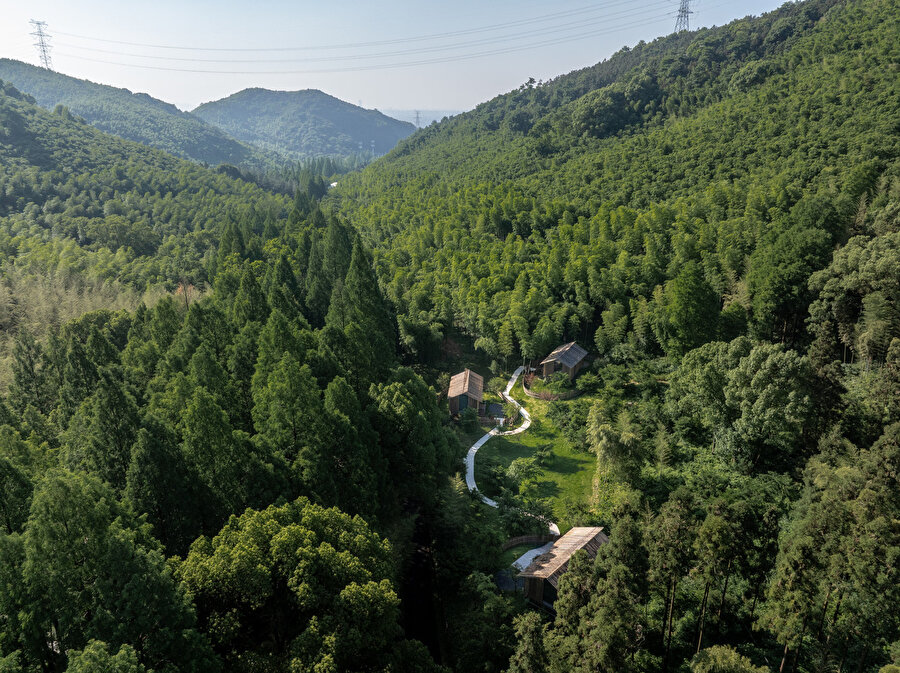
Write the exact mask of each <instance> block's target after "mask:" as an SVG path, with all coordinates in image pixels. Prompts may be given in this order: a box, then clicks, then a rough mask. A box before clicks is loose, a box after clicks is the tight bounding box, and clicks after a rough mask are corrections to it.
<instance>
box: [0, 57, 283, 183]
mask: <svg viewBox="0 0 900 673" xmlns="http://www.w3.org/2000/svg"><path fill="white" fill-rule="evenodd" d="M0 79H2V80H4V81H6V82H9V83H10V84H12V85H13V86H14V87H16V88H17V89H19V90H20V91H23V92H24V93H27V94H29V95H31V96H33V97H34V98H35V100H36V101H37V103H38V105H40V106H42V107H44V108H47V109H50V110H52V109H53V108H54V107H56V106H57V105H64V106H66V107H67V108H69V110H71V111H72V112H73V113H74V114H76V115H78V116H79V117H83V118H84V119H85V121H87V122H88V123H89V124H91V125H92V126H96V127H97V128H98V129H100V130H101V131H105V132H107V133H112V134H113V135H117V136H119V137H120V138H124V139H126V140H133V141H135V142H139V143H142V144H144V145H149V146H150V147H156V148H158V149H161V150H165V151H166V152H169V153H170V154H174V155H175V156H177V157H181V158H183V159H192V160H194V161H202V162H205V163H208V164H210V165H218V164H221V163H229V164H235V165H249V166H259V165H263V164H265V163H267V161H268V160H267V159H266V157H264V156H263V153H262V152H259V151H258V150H256V149H255V148H252V147H248V146H247V145H246V144H244V143H241V142H238V141H237V140H235V139H234V138H232V137H229V136H228V135H227V134H225V133H223V132H222V131H221V130H219V129H218V128H216V127H215V126H212V125H210V124H207V123H206V122H204V121H203V120H201V119H198V118H197V117H195V116H193V115H191V114H190V113H188V112H183V111H181V110H179V109H178V108H176V107H175V106H174V105H172V104H170V103H166V102H164V101H161V100H159V99H157V98H153V97H152V96H149V95H147V94H145V93H132V92H131V91H129V90H128V89H119V88H116V87H112V86H107V85H105V84H96V83H94V82H89V81H88V80H83V79H76V78H75V77H69V76H68V75H63V74H62V73H58V72H53V71H51V70H46V69H44V68H39V67H36V66H33V65H30V64H28V63H23V62H21V61H13V60H10V59H5V58H4V59H0Z"/></svg>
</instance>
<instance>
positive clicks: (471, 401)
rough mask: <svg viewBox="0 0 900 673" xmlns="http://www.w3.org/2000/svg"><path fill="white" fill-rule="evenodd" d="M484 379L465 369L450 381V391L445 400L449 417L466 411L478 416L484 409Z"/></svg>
mask: <svg viewBox="0 0 900 673" xmlns="http://www.w3.org/2000/svg"><path fill="white" fill-rule="evenodd" d="M483 399H484V379H483V378H482V377H481V376H479V375H478V374H476V373H475V372H473V371H472V370H471V369H465V370H463V371H461V372H460V373H459V374H456V375H454V376H453V378H451V379H450V390H449V391H448V392H447V400H448V401H449V403H450V415H451V416H456V415H457V414H459V413H462V412H463V411H465V410H466V409H469V408H471V409H474V410H475V411H476V412H477V413H478V415H479V416H481V415H482V413H483V407H484V401H483Z"/></svg>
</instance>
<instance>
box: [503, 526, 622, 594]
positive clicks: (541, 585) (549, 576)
mask: <svg viewBox="0 0 900 673" xmlns="http://www.w3.org/2000/svg"><path fill="white" fill-rule="evenodd" d="M607 542H609V538H608V537H606V533H604V532H603V528H573V529H571V530H570V531H569V532H568V533H566V534H565V535H563V536H562V537H561V538H559V539H558V540H557V541H556V542H554V543H553V546H552V547H550V549H548V550H547V551H546V552H544V553H543V554H541V555H540V556H538V557H536V558H535V559H534V560H533V561H532V562H531V565H529V566H528V567H527V568H525V570H523V571H522V572H521V573H519V577H521V578H522V579H524V580H525V598H527V599H528V600H529V601H531V602H532V603H534V604H535V605H538V606H542V607H545V608H548V609H550V610H552V609H553V603H554V601H556V590H557V588H558V587H559V578H560V577H562V576H563V575H564V574H565V572H566V570H567V569H568V567H569V559H570V558H572V554H574V553H575V552H576V551H578V550H579V549H584V551H586V552H587V555H588V558H591V559H593V558H595V557H596V556H597V552H598V551H599V550H600V545H603V544H606V543H607Z"/></svg>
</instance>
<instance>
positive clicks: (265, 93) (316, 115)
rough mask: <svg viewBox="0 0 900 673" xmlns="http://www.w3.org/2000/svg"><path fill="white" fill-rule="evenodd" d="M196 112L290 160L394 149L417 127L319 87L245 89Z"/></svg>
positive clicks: (230, 132) (209, 120) (199, 115)
mask: <svg viewBox="0 0 900 673" xmlns="http://www.w3.org/2000/svg"><path fill="white" fill-rule="evenodd" d="M193 114H195V115H196V116H198V117H200V118H201V119H204V120H206V121H207V122H209V123H210V124H213V125H215V126H218V127H219V128H220V129H222V130H223V131H225V132H226V133H229V134H231V135H233V136H234V137H235V138H238V139H240V140H243V141H245V142H248V143H253V144H254V145H257V146H259V147H264V148H266V149H268V150H271V151H275V152H278V153H279V154H281V155H283V156H285V157H287V158H290V159H301V158H304V157H312V156H349V155H352V154H358V153H363V152H369V151H370V150H371V148H372V142H373V141H374V143H375V153H376V154H384V153H386V152H388V151H390V150H391V149H392V148H393V147H394V146H395V145H396V144H397V143H398V142H399V141H400V140H402V139H403V138H406V137H407V136H408V135H410V134H411V133H412V132H413V131H415V127H414V126H413V125H412V124H410V123H408V122H401V121H398V120H396V119H393V118H391V117H388V116H386V115H383V114H381V113H380V112H378V111H377V110H366V109H364V108H361V107H358V106H356V105H351V104H350V103H346V102H344V101H342V100H339V99H337V98H335V97H334V96H329V95H328V94H326V93H323V92H321V91H317V90H315V89H307V90H304V91H269V90H267V89H244V90H243V91H239V92H238V93H236V94H233V95H231V96H229V97H227V98H223V99H221V100H217V101H213V102H210V103H204V104H203V105H201V106H200V107H198V108H197V109H196V110H194V111H193Z"/></svg>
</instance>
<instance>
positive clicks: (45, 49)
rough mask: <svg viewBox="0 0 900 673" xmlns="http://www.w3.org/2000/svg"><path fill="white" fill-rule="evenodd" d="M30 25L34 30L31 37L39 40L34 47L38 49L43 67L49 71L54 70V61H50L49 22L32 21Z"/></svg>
mask: <svg viewBox="0 0 900 673" xmlns="http://www.w3.org/2000/svg"><path fill="white" fill-rule="evenodd" d="M28 23H30V24H31V26H32V28H34V32H33V33H31V35H32V36H33V37H34V38H35V39H36V40H37V41H36V42H35V43H34V46H35V47H37V48H38V55H39V56H40V58H41V65H42V66H44V67H45V68H46V69H47V70H53V61H52V60H50V36H49V35H48V34H47V22H46V21H35V20H34V19H31V21H29V22H28Z"/></svg>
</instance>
